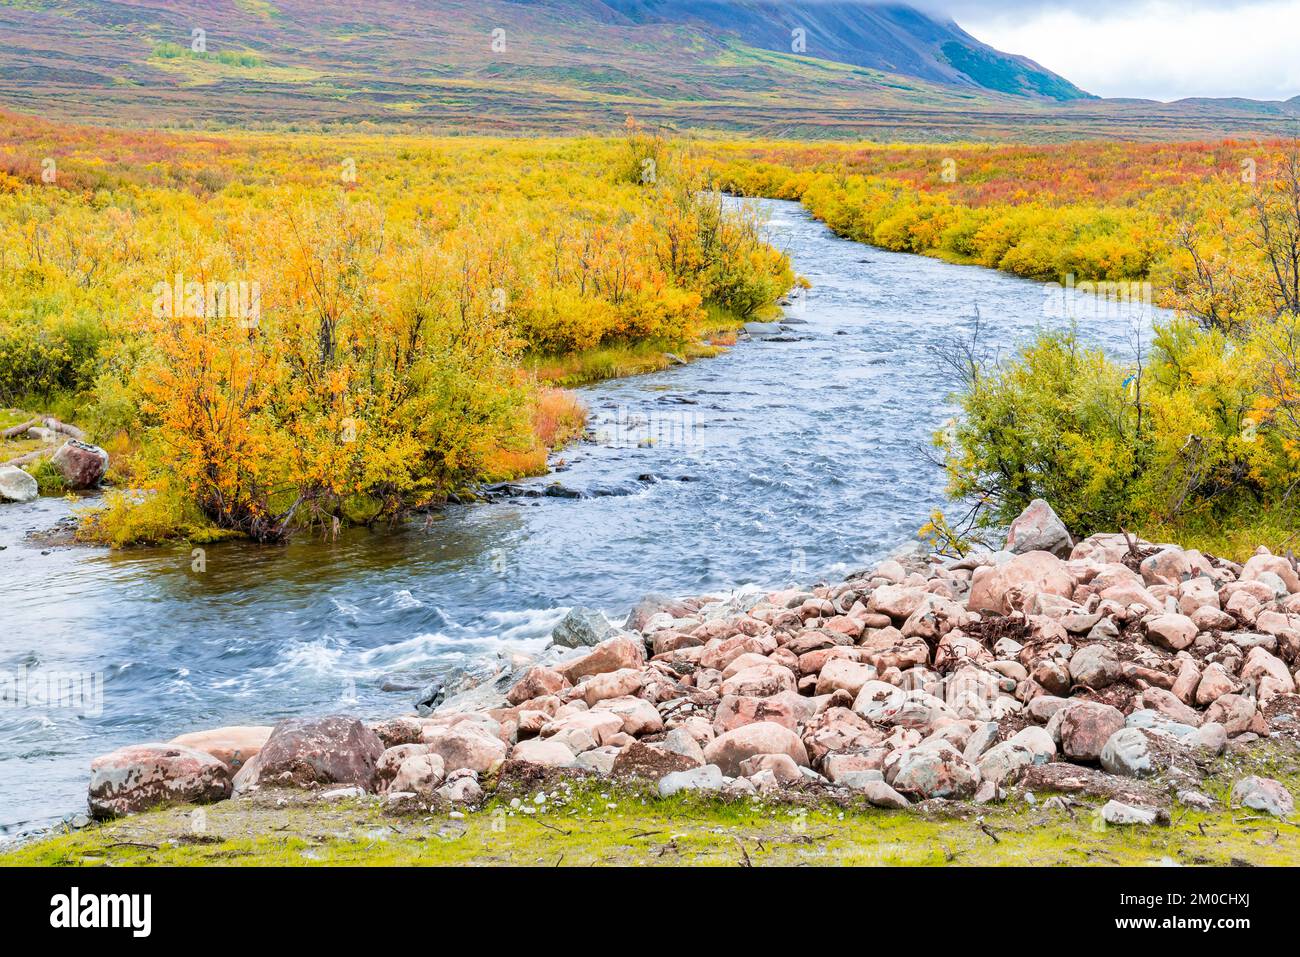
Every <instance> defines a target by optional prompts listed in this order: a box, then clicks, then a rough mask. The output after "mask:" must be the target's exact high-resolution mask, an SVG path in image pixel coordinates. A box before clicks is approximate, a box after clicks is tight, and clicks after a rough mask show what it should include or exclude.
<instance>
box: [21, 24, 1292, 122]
mask: <svg viewBox="0 0 1300 957" xmlns="http://www.w3.org/2000/svg"><path fill="white" fill-rule="evenodd" d="M796 29H802V30H803V31H804V33H803V35H802V37H803V40H804V44H805V45H804V48H803V49H802V50H800V51H799V52H796V50H792V49H791V42H792V39H794V37H793V36H792V31H793V30H796ZM0 108H7V109H12V110H17V111H20V112H25V113H33V114H39V115H42V116H48V117H51V118H56V119H70V120H78V121H87V122H96V123H104V124H109V125H118V126H133V127H176V128H220V127H240V128H252V129H256V128H262V127H268V128H285V127H289V128H301V129H327V128H331V127H334V126H337V125H348V126H360V127H362V128H366V127H371V128H375V129H385V130H396V129H402V130H407V131H421V132H433V133H509V134H550V135H555V134H575V133H583V132H592V131H610V130H615V129H617V128H619V127H620V126H621V125H622V124H623V122H624V120H625V119H626V118H627V117H628V116H629V115H632V116H635V117H636V118H637V119H638V120H640V121H642V122H646V123H650V124H654V125H657V126H660V127H664V128H667V129H671V130H676V131H680V132H686V131H694V132H698V133H701V134H708V135H715V134H720V135H737V134H743V135H748V136H761V137H771V138H803V139H812V138H822V139H825V138H855V139H871V140H926V141H930V142H936V141H939V142H942V141H952V140H974V139H981V140H993V139H999V140H1021V141H1025V140H1059V139H1063V138H1070V137H1093V138H1095V137H1124V138H1133V137H1139V138H1182V139H1199V138H1205V137H1212V136H1223V135H1236V136H1256V135H1261V134H1266V135H1267V134H1277V133H1286V132H1288V131H1290V130H1292V129H1293V127H1294V123H1295V121H1296V118H1297V117H1298V116H1300V101H1289V102H1287V103H1277V102H1274V103H1256V102H1252V101H1241V102H1229V101H1214V100H1198V101H1187V102H1184V103H1180V104H1178V103H1176V104H1160V103H1152V102H1150V101H1135V100H1125V101H1113V100H1102V99H1097V98H1095V97H1089V96H1087V94H1084V93H1083V92H1082V91H1080V90H1078V89H1077V88H1076V87H1074V86H1073V85H1072V84H1070V83H1069V82H1068V81H1066V80H1064V79H1062V78H1061V77H1058V76H1056V75H1055V74H1052V73H1050V72H1049V71H1047V70H1045V69H1043V68H1042V67H1040V66H1038V65H1037V64H1035V63H1033V62H1032V61H1030V60H1027V59H1024V58H1022V57H1016V56H1011V55H1009V54H1004V53H1000V52H998V51H997V50H994V49H992V48H991V47H988V46H986V45H984V44H982V43H980V42H979V41H977V40H975V39H974V38H972V37H970V36H969V35H968V34H966V33H965V32H964V31H962V30H961V28H960V27H958V26H957V25H956V24H954V23H952V22H951V21H948V20H945V19H942V18H938V17H934V16H931V15H928V14H925V13H922V12H920V11H918V10H917V9H915V8H912V7H908V6H904V5H901V4H897V3H890V4H870V3H864V2H857V3H854V2H850V0H789V2H783V3H778V2H776V0H366V2H364V3H352V2H346V3H345V2H331V0H0ZM3 146H4V144H2V143H0V147H3Z"/></svg>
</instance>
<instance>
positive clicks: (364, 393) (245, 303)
mask: <svg viewBox="0 0 1300 957" xmlns="http://www.w3.org/2000/svg"><path fill="white" fill-rule="evenodd" d="M54 156H57V162H55V161H43V160H42V158H43V157H54ZM723 191H725V192H731V193H737V194H741V195H747V196H764V197H775V198H786V199H795V200H799V201H801V202H803V203H804V204H805V205H806V206H807V208H808V209H809V210H810V211H811V212H812V213H813V214H814V215H815V216H817V217H818V218H820V219H822V220H824V221H825V222H826V223H827V224H828V225H829V226H830V227H831V228H832V229H833V230H834V231H836V232H837V233H839V234H841V235H843V236H846V237H849V238H852V239H855V240H859V241H863V242H867V243H872V244H875V245H878V246H882V247H884V248H887V249H891V250H898V251H905V252H913V253H922V254H928V255H934V256H940V257H942V258H945V259H949V260H952V261H955V262H961V263H970V264H975V265H980V266H986V267H992V268H997V269H1002V270H1006V271H1008V272H1012V273H1014V274H1016V275H1020V276H1024V277H1027V278H1031V279H1036V280H1042V281H1045V282H1054V283H1058V284H1061V285H1063V286H1064V285H1071V284H1073V285H1078V286H1080V287H1085V285H1086V284H1093V287H1094V288H1095V289H1096V290H1097V291H1099V292H1101V293H1102V294H1103V297H1102V298H1105V296H1106V295H1108V294H1110V293H1112V292H1114V291H1115V290H1119V291H1120V293H1121V298H1123V299H1125V301H1129V300H1130V299H1132V300H1135V301H1136V300H1141V301H1154V302H1156V303H1158V304H1161V305H1166V306H1171V307H1173V308H1175V309H1177V310H1178V318H1177V319H1176V320H1174V321H1173V322H1169V323H1161V324H1158V325H1157V327H1156V328H1155V330H1154V331H1153V332H1151V331H1148V332H1145V333H1144V332H1143V331H1142V330H1141V329H1139V328H1137V326H1138V323H1137V322H1136V321H1135V322H1134V326H1135V329H1134V337H1133V350H1132V354H1130V355H1104V354H1102V353H1101V352H1099V351H1097V350H1095V349H1092V348H1089V347H1087V346H1086V345H1085V344H1083V343H1081V342H1080V341H1078V340H1077V339H1076V338H1075V336H1074V335H1073V334H1072V333H1071V332H1070V331H1069V329H1068V328H1062V324H1061V323H1057V324H1056V327H1055V329H1054V331H1051V332H1046V333H1044V334H1043V336H1042V337H1041V338H1040V339H1039V340H1037V341H1036V342H1033V343H1027V344H1026V347H1025V349H1024V351H1023V352H1022V353H1021V354H1020V355H1018V356H1014V357H1000V360H998V361H994V360H993V358H992V357H988V356H985V355H983V353H982V351H981V348H980V345H979V342H978V341H971V342H963V343H958V344H955V345H954V350H953V353H952V354H951V355H948V356H938V357H936V361H946V362H948V363H949V365H950V366H951V369H952V372H953V375H954V390H955V392H956V393H957V394H958V396H959V400H960V404H961V408H962V413H963V414H962V416H961V417H960V419H959V421H957V422H955V423H954V424H953V426H952V427H951V428H949V429H947V430H945V431H944V432H943V433H942V434H941V435H940V436H939V438H938V443H939V446H940V452H941V456H942V459H943V463H944V466H945V468H946V469H947V473H948V476H949V487H950V491H951V493H952V495H953V497H954V499H955V500H957V501H959V502H960V503H962V504H961V505H960V506H959V507H957V508H955V509H954V511H953V516H954V517H951V518H950V517H947V516H945V515H943V514H938V515H935V516H934V517H933V518H932V521H931V522H930V524H929V525H928V526H927V529H928V531H929V532H930V533H931V534H932V535H933V536H934V537H935V538H936V540H937V541H938V542H939V543H940V544H941V546H943V547H944V548H947V549H953V550H963V549H965V548H966V547H968V545H969V543H970V542H971V541H972V540H973V539H975V538H978V537H979V536H980V534H981V532H982V530H986V529H988V528H989V527H991V526H997V525H1004V524H1005V523H1006V522H1008V521H1009V520H1010V519H1011V518H1013V517H1014V516H1015V515H1016V514H1018V513H1019V511H1020V510H1021V509H1023V508H1024V507H1025V505H1026V504H1027V503H1028V502H1029V501H1030V500H1032V499H1034V498H1046V499H1047V500H1049V501H1051V502H1052V503H1053V505H1054V506H1055V507H1056V508H1057V510H1058V512H1059V513H1060V514H1061V516H1062V518H1063V519H1064V520H1065V521H1066V523H1067V525H1068V526H1069V527H1070V528H1071V530H1072V531H1074V532H1075V533H1076V534H1088V533H1090V532H1093V531H1097V530H1102V529H1113V528H1117V527H1125V528H1130V529H1133V530H1135V531H1136V532H1141V533H1143V534H1146V535H1147V536H1148V537H1153V536H1160V535H1165V536H1168V537H1177V539H1178V540H1180V541H1184V542H1185V543H1187V544H1200V545H1203V546H1204V547H1207V548H1212V549H1213V550H1214V551H1216V552H1217V553H1223V554H1235V553H1237V552H1241V551H1242V550H1243V549H1245V550H1246V551H1247V552H1248V551H1249V549H1250V548H1253V546H1254V545H1256V544H1258V543H1260V542H1267V543H1269V544H1270V545H1273V546H1285V545H1286V544H1287V542H1288V541H1289V537H1290V536H1291V535H1292V534H1293V532H1292V530H1293V529H1294V528H1295V514H1296V512H1295V508H1296V501H1297V496H1298V495H1300V489H1297V488H1296V485H1297V482H1298V481H1300V392H1298V386H1297V382H1298V381H1300V375H1298V372H1297V370H1298V367H1300V358H1298V351H1300V326H1298V325H1297V318H1296V316H1297V298H1298V296H1297V288H1298V287H1300V254H1298V253H1297V250H1298V249H1300V181H1298V175H1297V160H1296V153H1295V149H1294V147H1293V146H1292V145H1290V144H1288V143H1286V142H1282V141H1269V142H1261V143H1255V142H1238V141H1220V142H1213V143H1192V144H1178V143H1154V144H1136V143H1084V144H1079V143H1070V144H1061V145H1053V146H1012V145H967V146H927V147H919V146H849V145H843V144H792V143H765V142H759V141H746V142H720V141H714V140H709V139H676V140H674V139H670V138H666V137H664V136H662V135H660V134H658V133H655V132H651V131H649V130H647V129H646V128H645V127H643V126H641V125H639V124H637V123H636V122H635V121H629V124H628V125H627V127H626V128H625V130H624V133H623V135H621V136H611V137H599V138H597V137H588V138H579V139H573V138H570V139H527V140H523V139H513V140H512V139H488V138H455V139H450V138H449V139H441V140H430V139H427V138H423V139H422V138H417V137H413V136H400V135H399V136H394V135H389V136H367V135H361V134H358V133H348V134H346V135H337V134H336V135H331V136H328V137H326V136H320V135H303V134H290V133H273V134H272V133H268V134H261V133H223V134H219V135H218V134H202V135H187V136H181V135H173V134H156V133H149V134H145V133H137V132H124V131H108V130H102V129H91V128H85V127H77V126H71V125H63V124H54V123H47V122H43V121H38V120H36V119H33V118H28V117H23V116H18V115H4V116H3V117H0V222H2V223H3V225H4V228H3V230H2V231H0V303H2V305H0V402H2V403H4V404H6V405H10V406H15V407H21V408H24V409H27V408H32V409H39V410H41V411H45V412H53V413H56V414H58V415H60V416H61V417H63V418H65V419H67V420H69V421H75V422H76V423H77V424H78V425H79V426H80V427H81V428H82V429H84V430H86V431H87V432H88V433H89V435H90V436H91V437H92V438H93V439H94V440H95V441H97V442H98V443H100V444H102V445H103V446H104V447H106V448H107V449H108V450H109V452H110V454H111V455H112V461H113V466H112V468H113V472H112V476H111V477H112V480H113V481H112V485H113V490H112V491H110V492H109V493H108V494H107V495H106V497H105V501H104V504H103V506H102V507H100V508H97V509H95V510H94V511H93V512H91V513H90V514H89V515H88V517H87V519H86V521H85V523H84V526H83V534H85V535H86V536H88V537H90V538H93V539H96V540H103V541H108V542H111V543H114V544H119V545H125V544H131V543H137V542H149V541H159V540H163V539H167V538H171V537H177V536H189V537H192V538H194V537H210V536H213V535H226V534H239V535H248V536H251V537H253V538H255V539H259V540H263V541H275V540H281V539H283V538H284V537H285V536H287V535H288V534H290V533H291V532H292V531H293V530H295V529H301V528H305V527H316V528H318V529H324V530H327V531H328V530H332V529H335V528H337V527H338V526H339V525H340V524H342V523H348V522H371V521H376V520H381V519H388V518H391V517H394V516H399V515H402V514H405V513H407V512H408V511H409V510H410V509H412V508H416V507H421V506H425V505H429V504H436V503H438V502H440V501H443V500H444V499H445V498H446V497H447V496H448V495H449V494H455V493H458V492H463V491H464V490H467V489H471V488H473V487H474V486H475V485H476V484H477V483H480V482H483V481H486V480H491V479H500V478H509V477H515V476H519V475H523V474H535V473H538V472H541V471H544V469H545V463H546V456H547V453H548V451H549V450H550V449H551V448H553V447H555V446H557V445H559V444H562V443H563V442H565V441H566V440H568V439H571V438H573V437H574V436H575V435H576V434H577V433H578V432H579V431H580V430H581V427H582V414H583V413H582V409H581V407H580V406H579V405H578V403H576V402H575V401H574V399H573V398H572V396H571V395H570V394H568V393H566V392H565V391H563V389H562V388H561V387H562V386H565V385H572V384H575V383H578V382H582V381H585V380H589V379H592V378H596V377H600V376H605V375H616V374H620V373H626V372H634V371H640V370H644V369H647V368H653V367H655V365H656V363H659V362H662V361H663V356H664V355H665V354H667V353H676V354H700V353H703V352H707V351H708V349H709V347H708V346H707V345H705V344H704V343H705V340H707V339H708V338H709V336H710V334H711V333H716V332H719V331H725V330H728V329H734V328H736V327H737V326H738V325H739V323H740V322H741V321H743V320H746V319H750V318H754V317H756V316H770V315H771V314H772V312H773V308H774V306H773V304H774V303H775V302H776V301H777V300H778V299H780V297H781V296H782V295H784V294H785V293H786V292H787V291H788V290H789V289H790V288H791V286H792V285H793V284H794V282H795V277H794V275H793V273H792V271H791V266H790V263H789V262H788V260H787V258H786V257H785V256H784V255H783V254H782V253H781V252H780V251H779V250H776V249H773V248H772V247H771V246H769V245H768V244H767V243H765V242H764V239H763V235H762V223H761V221H760V219H759V218H758V217H757V216H756V215H755V214H754V213H753V212H752V211H751V210H747V209H746V208H744V207H743V206H741V207H737V206H735V205H734V204H724V202H723V200H722V195H721V194H722V192H723ZM1045 325H1046V324H1045ZM719 341H729V340H727V339H719ZM918 467H925V466H924V463H922V462H918ZM35 470H36V471H37V472H38V474H40V467H39V466H37V467H36V468H35ZM968 509H969V512H967V510H968ZM959 513H960V517H956V516H957V515H958V514H959Z"/></svg>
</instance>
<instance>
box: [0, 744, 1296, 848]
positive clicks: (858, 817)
mask: <svg viewBox="0 0 1300 957" xmlns="http://www.w3.org/2000/svg"><path fill="white" fill-rule="evenodd" d="M1297 767H1300V759H1298V758H1297V755H1296V754H1295V752H1294V751H1293V750H1291V749H1290V748H1288V747H1287V746H1286V745H1278V746H1274V747H1269V748H1264V749H1261V748H1245V747H1243V748H1239V749H1234V750H1233V751H1232V752H1231V753H1230V754H1228V755H1227V756H1225V757H1224V758H1222V759H1220V760H1219V761H1218V762H1216V766H1215V768H1214V769H1213V771H1212V772H1211V774H1210V775H1209V776H1208V777H1207V783H1208V787H1207V790H1208V791H1209V792H1210V793H1211V794H1213V795H1215V798H1214V800H1215V806H1214V807H1213V808H1211V809H1209V810H1195V809H1191V808H1185V809H1180V810H1179V812H1177V813H1176V814H1175V815H1174V816H1173V817H1172V818H1171V820H1170V822H1169V824H1168V825H1167V826H1155V827H1145V828H1131V827H1129V828H1125V827H1109V826H1105V825H1104V822H1103V824H1102V825H1101V826H1099V825H1098V821H1099V820H1100V818H1099V811H1100V809H1101V807H1102V806H1103V805H1104V803H1105V799H1103V798H1101V797H1095V796H1087V795H1082V796H1080V795H1066V794H1055V795H1054V794H1053V793H1052V792H1050V791H1047V790H1038V791H1031V790H1028V789H1025V788H1017V789H1015V793H1014V794H1013V796H1011V797H1010V798H1009V799H1008V800H1007V801H1006V802H1004V803H1002V804H999V805H992V806H989V805H985V806H978V805H972V804H969V803H958V802H932V803H931V804H929V805H928V806H918V807H916V808H915V809H913V810H909V811H890V810H884V809H880V808H875V807H872V806H871V805H869V804H868V803H867V802H866V801H865V800H864V799H862V798H853V797H847V798H840V799H839V800H831V799H829V798H827V797H825V796H824V795H816V794H808V795H795V794H782V795H774V796H760V797H749V798H739V799H737V798H733V799H723V798H718V797H710V796H708V795H701V794H698V793H697V794H689V793H683V794H679V795H677V796H674V797H671V798H661V797H659V796H658V795H657V794H656V793H655V792H654V791H653V789H652V788H650V787H647V786H641V787H639V788H638V787H636V786H635V785H633V786H627V785H610V784H609V783H608V782H592V781H580V780H574V779H573V778H572V777H566V776H561V775H559V774H554V773H553V774H552V775H550V780H546V779H545V778H543V779H542V780H540V781H539V780H526V781H516V782H513V783H507V784H506V786H505V787H504V788H503V789H502V792H501V793H498V794H494V795H493V797H492V798H491V799H490V800H488V801H486V802H485V803H484V804H483V805H482V806H481V807H479V808H475V809H465V808H460V809H456V808H453V807H451V806H450V805H446V806H430V807H421V808H416V809H401V808H393V807H390V806H388V805H387V804H386V803H385V801H384V800H383V799H382V798H380V797H377V796H373V797H364V798H347V799H339V800H331V801H322V800H319V799H317V798H316V797H314V796H312V795H308V794H304V793H303V792H275V793H270V792H268V793H267V794H264V795H259V796H257V797H253V798H250V799H249V800H246V801H231V802H225V803H222V804H215V805H211V806H209V807H207V808H205V809H204V817H203V818H202V819H201V820H202V823H201V824H199V820H200V819H196V818H195V810H194V809H193V808H187V807H173V808H168V809H165V810H159V811H153V812H149V813H146V814H141V815H136V816H132V817H129V818H123V819H121V820H118V821H114V822H110V823H106V824H102V825H99V824H96V825H92V826H89V827H87V828H84V829H81V830H76V831H71V832H69V833H66V834H58V835H54V836H51V837H50V838H48V839H46V840H43V841H39V842H30V843H27V844H24V845H22V846H19V847H17V848H15V849H12V850H9V851H7V852H0V867H30V866H44V867H91V866H167V865H180V866H198V865H218V866H286V865H289V866H319V865H366V866H380V865H402V866H410V865H440V866H457V865H478V866H483V865H510V866H523V867H531V866H538V867H567V866H592V865H622V866H686V865H690V866H719V867H735V866H742V867H749V866H752V867H763V866H798V865H815V866H825V865H837V866H880V865H885V866H945V865H951V866H1001V865H1010V866H1042V867H1068V866H1081V865H1092V866H1099V865H1100V866H1138V867H1140V866H1150V865H1162V864H1171V863H1174V864H1183V865H1196V866H1211V867H1214V866H1241V865H1247V864H1248V865H1253V866H1261V867H1264V866H1286V865H1294V864H1295V853H1294V846H1295V841H1296V838H1297V833H1296V828H1297V825H1296V824H1295V823H1294V822H1286V821H1280V820H1277V819H1274V818H1270V817H1266V816H1264V815H1261V814H1259V813H1258V812H1255V811H1251V810H1249V809H1247V810H1241V809H1236V810H1234V809H1232V808H1231V807H1230V806H1229V805H1230V801H1229V797H1230V792H1231V787H1232V782H1233V781H1236V780H1239V779H1240V778H1241V777H1242V776H1245V775H1247V774H1258V775H1265V776H1277V777H1278V778H1279V779H1280V780H1281V781H1283V782H1284V783H1285V784H1286V785H1287V787H1288V788H1290V789H1291V790H1292V791H1293V792H1297V791H1298V790H1300V774H1298V773H1297ZM539 795H540V796H541V797H542V798H543V799H542V800H540V801H539V800H538V797H539ZM1054 797H1055V798H1056V800H1053V798H1054ZM516 800H517V801H518V802H519V803H518V805H517V806H516V805H515V804H514V803H513V802H515V801H516Z"/></svg>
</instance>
